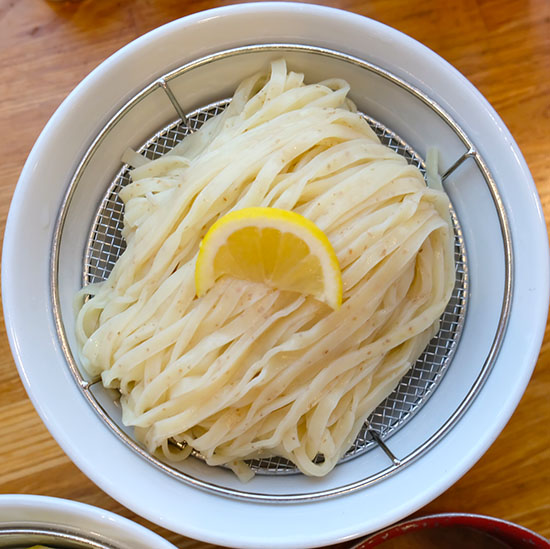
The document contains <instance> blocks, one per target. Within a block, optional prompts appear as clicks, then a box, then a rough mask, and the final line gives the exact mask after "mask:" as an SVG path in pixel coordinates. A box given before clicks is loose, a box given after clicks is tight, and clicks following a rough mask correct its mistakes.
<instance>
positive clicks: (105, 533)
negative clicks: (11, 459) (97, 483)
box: [0, 494, 175, 549]
mask: <svg viewBox="0 0 550 549" xmlns="http://www.w3.org/2000/svg"><path fill="white" fill-rule="evenodd" d="M6 529H7V530H9V529H21V530H24V529H30V530H33V529H34V530H37V529H44V530H50V531H52V532H58V533H65V534H68V535H77V536H79V537H80V536H81V537H83V538H86V539H89V540H90V541H91V542H93V541H95V542H97V543H102V544H106V545H113V546H114V547H117V548H119V547H120V549H175V547H174V546H173V545H172V544H171V543H168V542H167V541H166V540H165V539H163V538H161V537H160V536H157V534H155V533H153V532H151V531H150V530H148V529H147V528H144V527H143V526H140V525H139V524H136V523H135V522H132V521H131V520H128V519H125V518H124V517H121V516H119V515H116V514H114V513H111V512H109V511H105V510H104V509H99V508H98V507H93V506H91V505H86V504H84V503H78V502H76V501H69V500H66V499H59V498H52V497H47V496H32V495H20V494H5V495H0V533H1V532H2V531H3V530H4V531H5V530H6ZM2 541H3V540H2V536H1V535H0V546H1V547H5V545H4V544H3V543H2ZM33 545H34V543H33Z"/></svg>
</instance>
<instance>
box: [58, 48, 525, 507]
mask: <svg viewBox="0 0 550 549" xmlns="http://www.w3.org/2000/svg"><path fill="white" fill-rule="evenodd" d="M261 51H268V52H283V51H295V52H305V53H312V54H318V55H323V56H329V57H332V58H336V59H339V60H342V61H345V62H347V63H351V64H353V65H357V66H359V67H360V68H363V69H366V70H369V71H371V72H374V73H375V74H377V75H379V76H381V77H383V78H385V79H387V80H389V81H390V82H392V83H393V84H395V85H398V86H399V87H400V88H402V89H404V90H405V91H407V92H408V93H410V94H412V95H413V96H415V97H416V98H417V99H419V100H420V101H422V102H423V103H424V104H425V105H427V106H428V107H429V108H431V109H432V110H433V111H434V112H435V113H436V114H437V115H438V116H439V117H440V118H441V119H442V120H443V121H444V122H445V123H446V124H447V125H448V126H449V127H450V128H451V130H452V131H453V132H454V133H455V134H456V135H457V136H458V137H459V139H460V140H461V141H462V143H463V144H464V146H465V148H466V149H467V151H466V152H465V153H464V154H463V155H462V157H460V158H459V159H457V161H456V162H455V163H454V164H453V165H452V166H451V167H450V168H449V169H448V170H447V171H446V172H445V174H444V175H443V178H445V177H447V176H448V175H450V173H452V172H453V171H454V170H455V169H457V168H458V167H459V166H460V165H461V164H462V163H463V162H464V161H466V160H467V159H468V158H472V159H473V160H474V161H475V163H476V165H477V167H478V169H479V171H480V172H481V174H482V176H483V178H484V180H485V182H486V185H487V187H488V189H489V191H490V194H491V198H492V200H493V203H494V206H495V210H496V213H497V216H498V219H499V225H500V229H501V233H502V243H503V248H504V291H503V297H502V303H501V309H500V317H499V322H498V324H497V327H496V330H495V335H494V338H493V341H492V342H491V345H490V347H489V350H488V352H487V355H486V358H485V360H484V363H483V365H482V367H481V369H480V372H479V374H478V376H477V378H476V379H475V381H474V382H473V384H472V385H471V387H470V389H469V391H468V393H467V394H466V396H465V397H464V399H463V400H462V402H461V403H460V404H459V406H458V407H457V408H456V409H455V411H454V412H453V413H452V414H451V415H450V416H449V417H448V418H447V419H446V420H445V421H444V422H443V423H442V425H441V427H440V428H439V429H438V430H437V431H436V432H435V433H433V434H432V435H431V436H430V437H429V438H427V439H426V440H425V441H424V442H423V443H422V444H421V445H419V446H418V447H417V448H416V449H415V450H414V451H412V452H410V453H409V454H408V455H407V456H405V457H404V458H402V459H398V458H396V457H395V456H393V454H391V452H389V454H388V456H389V457H390V459H392V465H390V466H389V467H387V468H385V469H382V470H381V471H379V472H378V473H376V474H374V475H371V476H370V477H368V478H367V479H360V480H357V481H355V482H352V483H349V484H346V485H342V486H339V487H336V488H330V489H325V490H317V491H311V492H302V493H298V494H296V493H290V494H269V493H262V492H248V491H244V490H238V489H234V488H228V487H224V486H219V485H217V484H214V483H211V482H208V481H205V480H202V479H199V478H196V477H194V476H192V475H189V474H187V473H184V472H182V471H179V470H176V469H174V468H172V467H169V466H167V465H166V464H165V463H163V462H162V461H160V460H158V459H157V458H155V457H154V456H152V455H150V454H149V453H148V452H146V451H145V450H144V449H143V448H141V447H140V446H139V445H137V444H136V442H135V441H133V440H132V439H131V438H130V437H129V436H127V435H126V434H125V433H123V432H121V431H120V429H119V428H118V426H117V425H116V424H115V423H114V422H113V421H112V419H111V418H110V417H109V416H108V415H107V414H106V413H105V411H104V410H103V409H102V408H101V407H100V406H99V405H98V403H97V401H96V400H95V398H94V397H93V395H92V394H91V392H90V381H89V380H86V379H84V378H83V376H82V374H81V373H80V371H79V369H78V366H77V365H76V361H75V359H74V357H73V355H72V351H71V349H70V346H69V343H68V338H67V335H66V332H65V328H64V324H63V320H62V315H61V306H60V300H59V293H58V287H57V280H58V266H59V247H60V241H61V236H62V232H63V226H64V222H65V219H66V215H67V211H68V208H69V205H70V202H71V198H72V196H73V193H74V191H75V189H76V186H77V184H78V181H79V180H80V177H81V174H82V172H83V171H84V169H85V168H86V166H87V164H88V162H89V160H90V158H91V157H92V155H93V153H94V152H95V151H96V150H97V148H98V147H99V146H100V144H101V142H102V141H103V139H105V137H106V136H107V135H108V133H109V132H110V131H111V130H112V128H113V127H114V126H115V125H116V124H117V123H118V122H119V120H120V119H121V118H122V117H123V116H124V115H125V113H126V112H128V111H129V110H130V109H131V108H132V107H133V106H135V105H136V104H138V103H139V102H140V101H142V100H143V99H144V98H145V97H147V95H148V94H150V93H151V92H152V91H153V90H154V89H155V88H156V87H159V86H160V87H163V88H165V89H166V87H167V83H169V81H170V80H172V79H173V78H176V77H177V76H180V75H181V74H184V73H185V72H188V71H190V70H192V69H194V68H197V67H199V66H203V65H206V64H209V63H213V62H214V61H217V60H219V59H222V58H226V57H229V56H233V55H244V54H248V53H254V52H261ZM178 114H180V113H179V111H178ZM513 273H514V260H513V247H512V238H511V231H510V227H509V222H508V217H507V213H506V210H505V208H504V204H503V201H502V199H501V197H500V194H499V192H498V188H497V185H496V182H495V180H494V178H493V176H492V174H491V172H490V171H489V169H488V167H487V165H486V163H485V161H484V160H483V158H482V156H481V155H480V153H479V152H478V151H477V150H476V148H475V146H474V144H473V142H472V141H471V140H470V139H469V138H468V136H467V135H466V134H465V132H464V131H463V130H462V129H461V127H460V126H459V125H458V123H457V122H456V121H455V120H454V119H453V118H452V117H451V116H450V115H449V113H447V112H446V111H445V110H444V109H443V108H442V107H441V106H440V105H439V104H438V103H436V102H435V101H434V100H432V99H431V98H429V97H428V96H427V95H426V94H425V93H424V92H422V91H421V90H420V89H418V88H417V87H415V86H413V85H411V84H409V83H407V82H406V81H404V80H403V79H401V78H400V77H398V76H396V75H395V74H393V73H391V72H390V71H388V70H386V69H384V68H381V67H379V66H377V65H375V64H373V63H371V62H368V61H365V60H363V59H360V58H358V57H355V56H352V55H349V54H345V53H341V52H338V51H335V50H331V49H327V48H321V47H317V46H310V45H301V44H286V43H272V44H255V45H249V46H241V47H237V48H231V49H227V50H223V51H220V52H216V53H214V54H211V55H208V56H205V57H202V58H200V59H197V60H194V61H191V62H189V63H186V64H184V65H183V66H181V67H179V68H177V69H175V70H172V71H170V72H168V73H166V74H165V75H164V76H161V77H160V78H158V79H156V80H155V81H153V82H151V83H150V84H149V85H147V86H145V87H144V88H143V89H142V91H141V92H139V93H137V94H136V95H135V96H134V97H133V98H132V99H130V100H129V101H128V102H126V103H125V105H124V106H123V107H122V108H121V109H119V110H118V111H117V112H116V113H115V114H114V116H113V117H112V118H111V119H110V120H109V122H108V123H107V124H106V125H105V126H104V127H103V129H102V130H101V131H100V132H99V133H98V135H97V136H96V138H95V139H94V140H93V142H92V144H91V145H90V147H89V148H88V150H87V151H86V152H85V154H84V156H83V159H82V160H81V161H80V163H79V165H78V167H77V169H76V170H75V173H74V175H73V178H72V179H71V181H70V183H69V186H68V189H67V191H66V193H65V196H64V198H63V200H62V203H61V206H60V209H59V214H58V217H57V220H56V225H55V230H54V232H53V238H52V246H51V254H50V299H51V302H52V314H53V319H54V324H55V327H56V331H57V335H58V340H59V344H60V346H61V350H62V352H63V354H64V356H65V358H66V361H67V364H68V366H69V369H70V371H71V373H72V376H73V378H74V380H75V382H76V384H77V385H78V387H79V388H80V389H81V392H82V394H83V395H84V397H85V398H86V399H87V400H88V402H89V403H90V404H91V406H92V408H93V409H94V410H95V412H96V413H97V414H98V415H99V417H100V418H101V419H102V420H103V421H104V423H105V424H106V425H107V426H108V427H109V428H110V429H111V431H113V432H114V434H115V435H116V436H117V437H118V439H119V440H120V441H121V442H123V443H124V444H125V445H127V446H129V447H130V448H131V449H132V450H133V451H134V452H135V453H137V454H138V455H140V456H141V457H142V458H144V459H145V460H147V461H148V462H149V463H151V464H152V465H153V466H155V467H156V468H157V469H160V470H161V471H163V472H165V473H166V474H168V475H170V476H171V477H173V478H176V479H177V480H180V481H183V482H184V483H186V484H188V485H190V486H193V487H196V488H199V489H202V490H204V491H207V492H210V493H213V494H217V495H222V496H225V497H229V498H233V499H238V500H243V501H254V502H258V503H301V502H309V501H318V500H322V499H327V498H332V497H336V496H341V495H345V494H349V493H351V492H355V491H357V490H359V489H362V488H365V487H367V486H370V485H372V484H374V483H377V482H379V481H381V480H383V479H386V478H388V477H389V476H392V475H394V474H395V473H397V472H398V471H400V470H401V469H402V468H403V466H405V465H409V464H411V463H413V462H414V461H416V460H417V459H419V458H420V457H421V456H422V455H423V454H425V453H426V452H427V451H428V450H429V449H430V448H431V447H432V446H433V445H434V444H436V443H437V442H438V441H440V440H441V439H442V438H443V437H444V436H446V435H447V434H448V433H449V432H450V431H451V429H452V428H453V427H454V425H455V424H456V423H457V422H458V420H459V419H460V418H461V417H462V416H463V414H464V413H465V412H466V411H467V409H468V408H469V406H470V405H471V404H472V402H473V401H474V400H475V397H476V396H477V395H478V393H479V392H480V390H481V388H482V387H483V384H484V383H485V381H486V379H487V377H488V376H489V373H490V371H491V369H492V367H493V365H494V362H495V360H496V357H497V355H498V352H499V350H500V347H501V345H502V342H503V340H504V335H505V332H506V327H507V325H508V320H509V316H510V311H511V303H512V287H513ZM382 448H383V449H384V447H383V446H382ZM384 450H385V449H384Z"/></svg>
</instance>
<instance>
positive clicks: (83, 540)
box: [0, 522, 118, 549]
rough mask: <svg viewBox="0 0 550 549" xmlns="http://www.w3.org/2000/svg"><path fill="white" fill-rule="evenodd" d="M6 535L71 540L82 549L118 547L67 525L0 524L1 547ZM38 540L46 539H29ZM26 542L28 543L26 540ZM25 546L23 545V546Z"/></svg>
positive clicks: (32, 541) (114, 548) (49, 539)
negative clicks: (84, 534) (55, 526)
mask: <svg viewBox="0 0 550 549" xmlns="http://www.w3.org/2000/svg"><path fill="white" fill-rule="evenodd" d="M6 536H9V537H11V536H32V537H39V538H45V537H47V538H48V540H47V542H48V543H50V542H51V541H52V540H53V541H57V542H64V543H66V542H69V543H71V544H77V545H78V547H82V549H118V547H117V546H115V545H113V544H111V543H107V542H105V541H101V540H99V539H98V538H96V537H90V536H89V535H86V536H83V535H82V534H81V533H79V532H77V531H76V530H72V529H70V528H66V527H57V528H54V527H50V526H45V525H37V524H32V525H30V524H26V523H24V522H21V523H14V524H10V525H7V526H6V525H2V526H0V547H2V546H3V545H2V538H4V537H6ZM37 541H44V540H43V539H42V540H40V539H35V540H29V543H36V542H37ZM25 543H27V542H26V541H25ZM21 547H23V546H21Z"/></svg>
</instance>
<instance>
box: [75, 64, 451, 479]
mask: <svg viewBox="0 0 550 549" xmlns="http://www.w3.org/2000/svg"><path fill="white" fill-rule="evenodd" d="M348 91H349V86H348V84H347V83H346V82H345V81H343V80H339V79H332V80H327V81H324V82H320V83H317V84H310V85H305V84H304V81H303V75H302V74H298V73H295V72H289V71H287V67H286V64H285V62H284V60H278V61H275V62H273V63H272V64H271V67H270V70H269V72H268V73H267V74H266V73H263V74H257V75H254V76H252V77H250V78H248V79H246V80H245V81H244V82H242V84H241V85H240V86H239V87H238V89H237V91H236V93H235V95H234V97H233V99H232V101H231V103H230V106H229V107H228V108H227V109H226V110H225V111H224V112H223V113H222V114H220V115H218V116H216V117H213V118H211V119H210V120H208V121H207V122H206V123H205V124H204V125H203V126H202V128H201V129H200V130H198V131H197V132H195V133H193V134H192V135H189V136H188V137H186V138H185V139H184V140H183V141H182V142H181V143H180V144H179V145H178V146H177V147H176V148H175V149H173V150H172V151H171V152H170V153H169V154H167V155H165V156H163V157H161V158H159V159H157V160H154V161H151V162H147V163H145V164H144V165H142V166H140V167H137V168H136V169H134V170H133V171H132V183H131V184H129V185H128V186H126V187H125V188H124V189H123V190H122V191H121V192H120V198H121V199H122V200H123V202H124V203H125V215H124V230H123V236H124V238H125V239H126V242H127V248H126V250H125V252H124V253H123V254H122V256H121V257H120V258H119V259H118V261H117V263H116V265H115V266H114V268H113V270H112V272H111V274H110V276H109V277H108V279H107V280H106V281H104V282H102V283H99V284H94V285H90V286H87V287H85V288H84V289H83V290H82V292H81V308H80V310H79V313H78V317H77V323H76V333H77V338H78V342H79V345H80V360H81V363H82V365H83V367H84V368H85V369H86V370H87V372H89V374H90V375H92V376H94V375H99V374H100V375H101V378H102V382H103V384H104V385H105V386H106V387H109V388H116V389H118V390H119V391H120V394H121V399H120V400H121V404H122V412H123V421H124V423H125V424H126V425H130V426H134V427H135V435H136V437H137V438H138V439H139V440H140V441H141V442H142V443H143V444H144V445H145V446H146V447H147V449H148V450H149V451H150V452H156V453H162V454H164V456H165V457H166V458H167V459H170V460H178V459H183V458H186V457H187V456H188V455H189V454H190V453H191V451H192V450H193V449H194V450H196V451H197V452H199V453H200V454H201V455H202V456H203V457H204V459H205V460H206V462H207V463H208V464H210V465H220V464H225V465H227V466H229V467H231V468H232V469H233V470H234V471H235V472H236V473H237V474H238V475H239V476H240V477H241V478H242V479H246V478H248V477H250V476H252V473H251V471H250V469H249V468H248V466H247V465H246V464H245V463H244V461H243V460H245V459H247V458H253V457H254V458H255V457H266V456H283V457H285V458H287V459H289V460H291V461H292V462H293V463H295V464H296V466H297V467H298V468H299V469H300V470H301V471H302V472H303V473H305V474H307V475H315V476H322V475H325V474H327V473H328V472H329V471H330V470H331V469H332V468H333V467H334V466H335V465H336V463H337V462H338V460H339V459H340V458H341V457H342V455H343V454H344V453H345V452H346V450H347V449H348V448H349V447H350V445H351V444H352V442H353V440H354V439H355V437H356V436H357V433H358V431H359V430H360V428H361V426H362V425H363V423H364V421H365V419H366V418H367V416H368V415H369V414H370V413H371V412H372V411H373V410H374V408H376V406H377V405H378V404H379V403H380V402H381V401H382V400H383V399H384V398H385V397H386V396H388V395H389V394H390V393H391V392H392V390H393V389H394V388H395V386H396V385H397V383H398V381H399V380H400V378H401V377H402V376H403V375H404V374H405V373H406V372H407V370H408V369H409V368H410V367H411V365H412V364H413V363H414V362H415V360H416V359H417V357H418V356H419V355H420V354H421V353H422V351H423V349H424V348H425V346H426V345H427V343H428V341H429V340H430V338H431V337H432V336H433V335H434V333H435V332H436V330H437V328H438V319H439V317H440V315H441V314H442V312H443V311H444V309H445V306H446V304H447V302H448V300H449V297H450V295H451V291H452V288H453V285H454V262H453V245H452V228H451V224H450V218H449V201H448V198H447V196H446V194H445V193H444V192H443V191H442V189H441V188H437V185H435V188H432V187H429V186H427V185H426V182H425V180H424V178H423V177H422V175H421V174H420V172H419V171H418V169H417V168H416V167H413V166H411V165H408V164H407V162H406V161H405V160H404V159H403V158H402V157H401V156H400V155H398V154H396V153H395V152H393V151H392V150H390V149H389V148H388V147H386V146H384V145H382V144H381V143H380V142H379V140H378V138H377V137H376V135H375V134H374V132H373V131H372V130H371V128H370V127H369V125H368V124H367V123H366V121H365V120H364V119H363V118H362V117H361V116H360V115H359V114H358V113H357V112H356V110H355V107H354V105H353V104H352V103H351V102H350V101H349V100H348V99H347V93H348ZM249 206H270V207H276V208H284V209H288V210H293V211H295V212H298V213H300V214H302V215H304V216H305V217H307V218H309V219H310V220H312V221H313V222H314V223H316V224H317V226H318V227H319V228H320V229H321V230H323V231H324V232H325V234H326V235H327V236H328V238H329V240H330V242H331V243H332V245H333V247H334V250H335V252H336V254H337V257H338V261H339V264H340V268H341V270H342V279H343V286H344V294H343V304H342V307H341V308H340V309H339V310H336V311H335V310H332V309H330V308H329V307H328V306H327V305H325V304H323V303H321V302H319V301H317V300H315V299H314V298H312V297H307V296H304V295H301V294H299V293H296V292H290V291H278V290H275V289H271V288H269V287H267V286H266V285H264V284H261V283H251V282H247V281H243V280H236V279H232V278H229V277H224V278H222V279H220V280H219V281H218V282H217V283H216V284H215V286H214V287H213V288H212V289H211V290H210V291H208V292H207V294H206V295H205V296H204V297H202V298H200V299H199V298H197V297H196V295H195V285H194V268H195V261H196V257H197V253H198V249H199V243H200V241H201V238H202V237H203V236H204V234H205V232H206V231H207V230H208V228H209V227H210V226H211V224H212V223H213V222H214V221H215V220H216V219H218V218H219V217H220V216H222V215H224V214H225V213H227V212H229V211H231V210H234V209H240V208H246V207H249ZM84 295H87V296H90V297H89V299H83V298H82V296H84ZM172 441H176V442H178V443H181V444H178V445H174V444H172ZM319 454H322V456H323V457H324V460H317V461H318V463H316V462H315V461H314V460H315V458H316V456H318V455H319Z"/></svg>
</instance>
